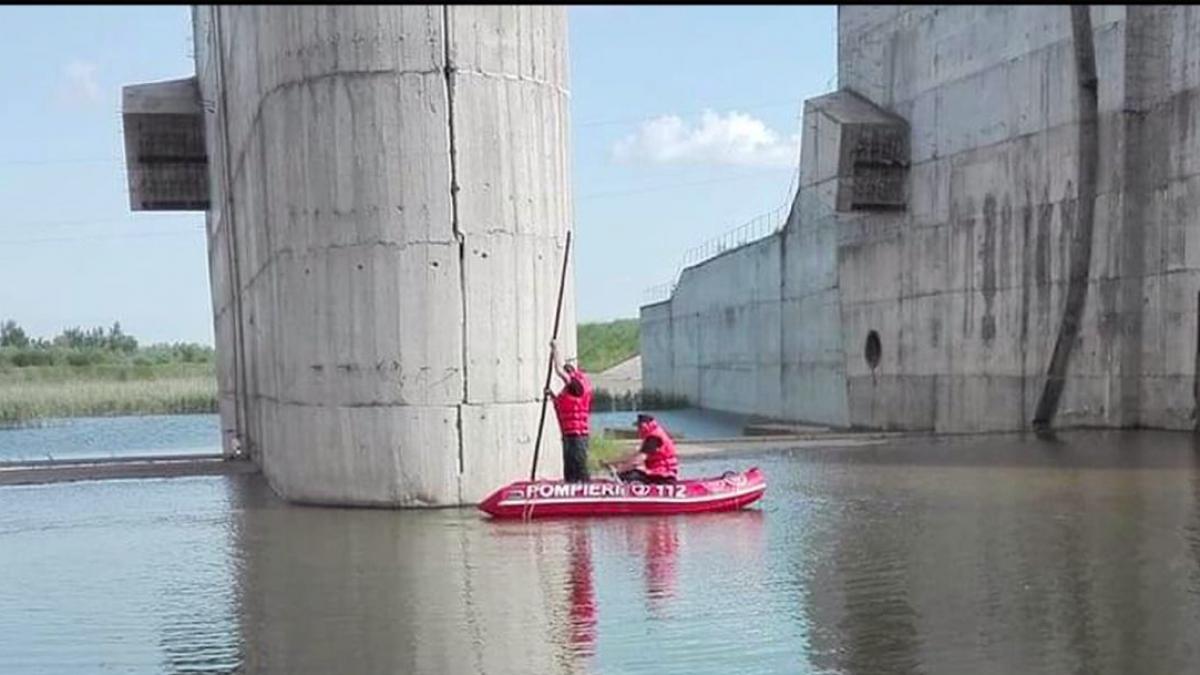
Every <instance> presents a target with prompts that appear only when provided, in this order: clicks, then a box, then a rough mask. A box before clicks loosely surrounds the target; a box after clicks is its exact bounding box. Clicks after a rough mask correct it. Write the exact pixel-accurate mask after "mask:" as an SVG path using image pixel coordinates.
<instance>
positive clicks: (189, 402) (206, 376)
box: [0, 321, 217, 425]
mask: <svg viewBox="0 0 1200 675" xmlns="http://www.w3.org/2000/svg"><path fill="white" fill-rule="evenodd" d="M214 357H215V353H214V351H213V348H212V347H207V346H204V345H196V344H186V343H179V344H172V345H167V344H160V345H150V346H139V345H138V341H137V339H136V338H134V337H133V336H131V335H128V334H126V333H124V332H122V330H121V325H120V324H119V323H117V324H113V326H112V328H109V329H105V328H94V329H91V330H83V329H81V328H68V329H66V330H64V331H63V332H62V333H61V334H59V335H58V336H56V337H54V338H53V339H38V338H29V337H27V336H26V335H25V332H24V331H23V330H22V329H21V327H20V326H18V325H17V324H16V323H15V322H13V321H3V322H0V425H3V424H10V425H11V424H21V423H26V422H30V421H32V420H36V419H40V418H45V417H81V416H100V415H153V414H177V413H211V412H216V410H217V379H216V374H215V372H216V371H215V367H214V363H215V358H214Z"/></svg>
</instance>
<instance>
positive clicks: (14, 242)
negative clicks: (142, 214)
mask: <svg viewBox="0 0 1200 675" xmlns="http://www.w3.org/2000/svg"><path fill="white" fill-rule="evenodd" d="M204 231H205V230H204V228H203V227H193V228H187V229H184V230H168V231H164V232H133V233H130V234H107V235H105V234H101V235H93V236H90V237H46V238H43V239H9V240H6V241H0V246H20V245H22V244H49V243H63V242H72V241H95V240H100V239H146V238H150V237H178V236H180V235H185V234H186V235H194V234H195V233H197V232H204Z"/></svg>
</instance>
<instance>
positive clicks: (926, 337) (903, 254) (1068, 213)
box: [644, 6, 1200, 431]
mask: <svg viewBox="0 0 1200 675" xmlns="http://www.w3.org/2000/svg"><path fill="white" fill-rule="evenodd" d="M1090 14H1091V22H1092V29H1093V40H1094V44H1095V51H1096V71H1097V77H1098V100H1099V119H1098V125H1097V126H1098V130H1097V132H1096V133H1097V139H1098V146H1099V149H1100V150H1099V161H1098V167H1097V174H1098V181H1097V185H1096V189H1095V195H1094V200H1095V201H1094V204H1095V219H1094V229H1093V241H1092V246H1091V251H1090V271H1089V275H1088V277H1087V279H1086V287H1087V293H1086V299H1085V303H1084V307H1083V312H1082V314H1081V324H1082V326H1081V330H1080V333H1079V337H1078V339H1077V341H1076V343H1075V344H1074V349H1073V351H1072V353H1071V358H1070V360H1069V362H1068V367H1067V369H1066V371H1065V377H1066V380H1065V381H1066V384H1065V389H1064V393H1063V397H1062V401H1061V405H1060V406H1059V409H1058V414H1057V417H1056V418H1055V424H1057V425H1059V426H1072V425H1098V426H1139V425H1145V426H1155V427H1167V428H1189V427H1191V426H1192V425H1193V424H1194V415H1193V413H1194V410H1195V408H1196V399H1195V394H1194V393H1193V385H1194V382H1195V375H1196V365H1197V362H1196V359H1197V356H1196V355H1197V349H1198V345H1197V339H1198V336H1197V302H1198V301H1197V299H1196V298H1197V294H1198V291H1200V275H1198V274H1197V273H1198V272H1200V270H1198V269H1197V263H1198V262H1200V254H1194V251H1195V250H1196V248H1197V246H1200V242H1197V241H1196V238H1197V237H1198V236H1200V228H1197V227H1196V225H1195V224H1194V222H1192V221H1193V220H1194V219H1193V217H1192V216H1193V214H1194V213H1196V211H1197V210H1198V209H1200V192H1198V191H1197V189H1196V180H1195V179H1196V171H1197V168H1198V166H1200V162H1198V161H1197V160H1196V157H1197V151H1198V150H1200V144H1198V141H1197V138H1196V135H1195V131H1194V130H1195V129H1196V128H1197V122H1198V121H1200V120H1197V118H1196V116H1197V114H1198V113H1200V108H1197V107H1196V106H1194V105H1192V103H1193V99H1194V98H1195V96H1196V95H1197V92H1200V76H1197V75H1196V71H1197V69H1196V68H1194V67H1189V64H1191V63H1193V62H1194V61H1195V59H1196V58H1197V54H1198V53H1200V52H1198V49H1200V44H1198V40H1197V38H1195V37H1194V34H1195V33H1194V30H1195V28H1196V27H1197V22H1198V21H1200V18H1198V17H1200V15H1197V14H1196V12H1195V11H1194V10H1192V9H1191V8H1190V7H1134V6H1130V7H1123V6H1105V7H1092V8H1091V10H1090ZM1074 48H1075V47H1074V41H1073V38H1072V29H1071V15H1070V9H1069V8H1068V7H1063V6H909V7H879V6H843V7H841V8H840V10H839V35H838V54H839V59H838V60H839V73H838V74H839V85H840V89H841V91H843V92H854V93H856V94H858V95H861V96H862V97H864V98H866V99H867V100H869V101H870V102H872V103H873V104H875V105H877V106H879V107H880V108H882V109H884V110H886V111H889V112H890V113H894V114H895V115H897V116H899V117H900V118H902V119H904V120H906V121H907V123H908V126H909V136H908V139H909V140H908V145H909V166H908V175H907V199H906V208H905V209H904V210H902V211H895V212H887V211H871V210H866V211H863V210H846V208H845V204H844V203H842V202H841V201H839V199H838V196H837V195H838V194H839V190H840V189H841V188H840V181H843V180H844V176H837V175H835V174H836V173H837V172H836V171H835V170H834V169H833V168H832V167H833V166H835V164H836V157H837V156H838V154H839V153H838V152H837V151H830V150H829V148H830V146H831V144H833V143H835V142H836V134H835V133H834V132H833V130H832V127H831V123H830V122H829V121H828V120H826V119H824V118H822V117H819V116H813V115H811V114H810V113H811V112H812V111H811V110H808V109H806V117H805V129H804V145H803V150H802V166H801V188H800V192H799V194H798V197H797V200H798V202H804V203H805V204H806V206H805V207H804V208H802V209H799V210H800V211H802V212H803V213H804V214H808V215H806V216H802V217H799V218H794V219H793V221H794V222H791V223H789V226H788V230H787V239H786V241H787V242H788V243H787V246H786V251H785V255H784V256H783V258H782V259H783V260H785V261H792V260H796V261H797V262H798V264H797V265H796V267H794V268H788V272H787V273H785V274H784V279H785V281H784V284H785V288H786V287H787V284H788V280H790V279H791V278H793V276H794V275H800V276H805V275H807V277H806V278H807V279H808V281H806V282H805V283H804V284H802V287H804V288H807V289H809V290H815V292H817V295H816V296H814V297H819V298H821V300H819V301H818V300H815V299H814V300H811V301H810V302H815V303H818V305H819V306H821V307H828V308H830V309H829V311H827V312H823V313H821V314H820V316H821V317H822V318H821V319H820V320H818V321H817V322H816V323H817V324H818V325H821V326H826V327H824V328H822V329H820V330H816V329H809V328H808V327H807V326H806V327H802V328H800V330H795V331H790V330H786V329H785V331H784V334H785V336H788V335H795V336H797V337H798V338H803V339H805V340H811V339H817V338H822V339H823V338H831V339H835V340H837V341H838V342H839V345H840V347H839V349H838V350H837V352H838V353H837V355H832V352H833V350H830V349H829V348H828V344H827V342H825V341H824V340H822V341H821V342H820V343H818V344H813V343H811V342H800V343H798V344H797V345H796V346H794V347H791V346H786V345H785V346H784V352H785V354H794V353H796V352H799V353H800V356H799V358H800V360H801V363H805V362H807V363H812V362H813V361H814V360H816V361H818V362H819V363H820V364H821V372H822V373H824V377H823V379H819V380H818V379H810V385H809V386H810V387H811V388H810V390H809V393H808V397H810V398H816V399H820V400H823V401H828V402H830V403H829V407H830V412H828V413H827V414H826V419H829V420H833V419H836V418H837V415H836V414H834V413H833V412H832V411H833V410H835V409H841V408H844V413H843V415H844V419H845V421H846V422H847V423H848V424H850V425H856V426H866V427H877V428H908V429H937V430H942V431H984V430H1005V429H1021V428H1027V427H1028V426H1029V424H1030V422H1031V420H1032V418H1033V416H1034V409H1035V407H1036V405H1037V401H1038V399H1039V397H1040V395H1041V393H1042V391H1043V387H1044V385H1045V382H1046V373H1047V367H1048V364H1049V360H1050V356H1051V354H1052V352H1053V350H1054V346H1055V341H1056V339H1057V336H1058V334H1059V330H1060V326H1061V324H1062V320H1063V312H1064V300H1065V297H1066V289H1067V286H1068V278H1069V274H1068V270H1069V268H1070V263H1071V260H1070V250H1071V241H1072V237H1075V236H1077V235H1078V233H1079V232H1080V229H1079V227H1078V222H1077V220H1078V217H1077V214H1078V213H1079V211H1080V209H1079V203H1078V200H1079V194H1078V185H1079V177H1080V173H1079V171H1080V163H1079V143H1080V125H1079V123H1078V121H1079V107H1078V106H1079V99H1078V91H1079V85H1078V81H1077V77H1076V57H1075V53H1074ZM817 102H818V103H819V102H820V99H818V100H817ZM813 103H814V102H810V104H813ZM810 107H812V106H811V105H810ZM818 107H819V106H818ZM835 126H836V125H835ZM823 223H824V225H822V224H823ZM831 239H832V242H831ZM831 251H832V252H833V253H832V254H831ZM831 256H832V257H831ZM801 260H803V261H804V262H803V263H799V261H801ZM831 260H832V261H833V267H832V269H831V268H830V266H829V262H830V261H831ZM784 264H785V265H786V264H787V263H786V262H785V263H784ZM728 267H729V266H728V264H727V263H722V262H721V261H720V260H719V259H718V260H713V261H709V262H706V263H703V264H701V265H700V266H698V267H697V268H695V269H693V270H692V271H691V273H690V275H689V276H685V278H684V279H682V280H681V283H680V286H679V288H678V289H677V290H676V292H675V296H674V298H673V299H672V300H671V301H670V303H669V305H670V307H671V308H672V311H671V315H672V317H675V316H676V315H677V314H679V313H680V312H681V311H683V312H686V311H690V310H685V307H686V308H690V307H692V305H694V304H695V301H694V300H692V299H691V298H694V297H695V296H696V295H697V294H699V295H705V296H707V295H708V293H707V292H704V291H699V285H698V284H699V280H701V279H703V283H704V286H705V287H706V288H725V287H728V286H730V285H733V284H734V280H742V279H744V278H745V275H746V270H738V271H736V272H734V271H730V270H729V269H728ZM761 276H763V277H764V278H765V277H769V274H765V273H764V274H762V275H761ZM739 290H740V293H742V294H743V295H744V296H746V297H753V296H754V293H755V292H756V291H755V289H746V288H742V289H739ZM785 293H786V291H785ZM741 302H744V300H736V301H735V300H731V299H721V298H720V297H719V296H713V298H712V299H711V300H709V304H708V305H707V309H706V312H707V314H705V315H704V316H707V317H708V319H707V320H705V321H700V322H699V323H696V324H695V326H694V327H692V326H686V325H685V324H682V323H680V322H672V323H671V329H672V331H673V334H672V340H673V343H674V344H675V345H677V346H678V348H680V349H684V350H686V349H690V348H691V347H690V345H691V344H692V343H693V342H694V341H695V340H696V339H697V336H699V335H701V334H703V333H704V332H705V331H711V330H714V329H715V328H716V326H715V323H714V322H715V321H716V318H717V317H720V316H721V315H722V312H724V311H726V309H727V308H736V307H737V306H739V305H738V303H741ZM714 303H715V304H714ZM680 305H683V306H684V307H680ZM835 306H836V312H835V311H834V309H833V308H834V307H835ZM763 311H768V310H763ZM658 313H659V314H661V310H659V311H658ZM693 314H694V311H693ZM697 316H699V315H697ZM834 316H836V317H837V319H836V326H827V323H828V322H830V321H832V317H834ZM793 321H794V319H792V318H789V313H788V310H787V309H786V304H785V309H784V319H783V324H784V326H790V325H793V323H792V322H793ZM650 329H651V331H654V330H655V328H654V326H651V327H650ZM743 329H744V330H750V327H749V325H748V324H745V325H743ZM870 331H876V332H877V334H878V335H879V338H880V344H881V347H882V356H881V359H880V361H879V363H878V364H877V366H876V367H874V368H872V367H871V366H870V365H869V364H868V363H867V362H866V360H865V358H864V345H865V342H866V339H867V335H868V334H869V332H870ZM816 354H826V355H829V356H828V357H821V358H819V359H818V358H817V357H816V356H815V355H816ZM672 357H673V359H674V364H675V367H676V368H678V366H679V363H680V360H681V358H683V359H684V360H688V359H691V360H693V361H695V363H694V364H692V365H691V366H690V367H691V368H692V369H693V370H704V369H706V368H710V367H711V368H718V369H720V368H724V367H725V364H724V363H721V362H718V361H714V360H711V359H710V357H708V356H707V355H704V356H701V355H699V354H696V353H688V354H686V355H685V356H682V357H681V354H680V353H679V351H676V352H675V353H674V354H673V355H672ZM760 358H773V355H763V356H762V357H760ZM744 360H749V357H745V358H744ZM644 363H645V368H646V369H647V372H648V373H649V372H655V371H656V369H661V368H662V367H661V366H660V365H659V364H658V363H656V362H655V359H654V358H651V356H650V355H649V354H647V355H646V359H645V361H644ZM768 377H770V376H768ZM843 378H844V379H843ZM676 381H677V390H676V392H675V393H685V394H687V393H690V391H691V390H690V389H689V386H690V382H688V381H687V380H686V378H683V381H680V377H679V375H678V374H676ZM798 382H799V380H798V379H797V378H796V377H794V376H793V375H792V374H790V373H788V372H785V373H784V376H783V390H784V391H785V392H786V391H788V390H789V387H796V386H798ZM739 386H740V387H741V389H742V391H751V390H755V389H756V387H766V386H774V384H773V383H756V384H755V385H749V384H745V383H741V384H740V385H739ZM697 400H698V402H700V403H701V404H702V405H703V404H705V403H711V404H714V405H717V404H719V406H723V405H725V403H724V401H721V400H720V397H714V396H712V395H708V396H707V397H706V396H700V397H699V398H698V399H697ZM785 400H787V397H785ZM810 405H811V404H810ZM719 406H717V407H719ZM730 409H733V408H730ZM740 411H743V412H755V413H759V414H766V415H770V414H774V413H775V412H777V411H776V410H775V409H774V408H772V407H770V406H766V405H743V406H741V408H740ZM778 412H782V413H783V415H782V416H783V417H786V418H792V419H813V418H811V417H810V416H808V415H804V414H801V408H800V407H799V406H797V405H796V404H794V403H792V402H790V401H789V402H788V403H787V404H786V405H785V406H784V407H783V409H782V411H778Z"/></svg>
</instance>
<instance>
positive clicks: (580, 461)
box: [545, 341, 592, 483]
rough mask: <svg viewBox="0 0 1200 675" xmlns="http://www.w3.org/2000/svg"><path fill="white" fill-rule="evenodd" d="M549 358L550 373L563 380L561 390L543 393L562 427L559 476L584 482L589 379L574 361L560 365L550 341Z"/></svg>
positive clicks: (590, 393)
mask: <svg viewBox="0 0 1200 675" xmlns="http://www.w3.org/2000/svg"><path fill="white" fill-rule="evenodd" d="M550 358H551V360H552V362H553V363H554V372H556V373H558V376H559V378H561V379H562V381H563V388H562V391H560V392H558V393H557V394H555V393H554V392H553V391H551V389H550V388H549V387H547V388H546V392H545V393H546V396H549V397H550V398H551V399H552V400H553V401H554V412H555V413H557V414H558V427H559V429H561V430H562V437H563V438H562V448H563V478H564V479H566V481H567V482H570V483H580V482H587V481H588V478H589V477H588V468H587V453H588V416H589V415H590V414H591V411H592V382H591V380H589V379H588V376H587V375H585V374H584V373H583V371H582V370H580V369H579V368H578V367H577V366H576V365H575V364H574V363H571V362H570V361H568V362H567V364H566V365H565V366H564V365H562V364H561V363H560V362H559V359H558V344H557V343H556V342H553V341H552V342H551V343H550Z"/></svg>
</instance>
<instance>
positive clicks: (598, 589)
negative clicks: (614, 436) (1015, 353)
mask: <svg viewBox="0 0 1200 675" xmlns="http://www.w3.org/2000/svg"><path fill="white" fill-rule="evenodd" d="M1197 457H1198V455H1197V453H1196V451H1195V450H1194V449H1193V448H1192V447H1191V444H1190V441H1188V440H1187V438H1186V437H1183V436H1179V435H1172V434H1147V433H1141V434H1077V435H1070V436H1067V437H1065V438H1064V441H1063V443H1061V444H1058V445H1046V444H1043V443H1042V442H1040V441H1036V440H1032V439H1025V438H1020V437H989V438H985V439H945V440H938V441H929V440H921V441H906V442H902V443H896V444H892V445H889V446H882V447H866V448H850V449H847V448H841V449H829V450H819V449H818V450H805V451H802V452H801V451H797V452H794V453H791V454H788V453H784V454H777V455H764V456H760V457H754V458H748V457H744V456H739V457H736V458H733V459H725V460H720V459H706V460H703V461H690V462H688V467H687V471H688V472H689V473H692V472H695V473H717V472H719V471H720V470H722V469H724V468H727V467H728V468H744V467H746V466H748V465H750V464H751V463H754V464H758V465H760V466H762V467H763V468H764V470H765V472H766V474H767V477H768V483H769V485H770V487H769V488H768V492H767V495H766V497H765V498H764V499H763V500H762V502H760V504H761V508H752V509H748V510H745V511H741V512H737V513H729V514H708V515H694V516H676V517H666V518H659V517H630V518H610V519H591V520H558V521H554V520H549V521H535V522H533V523H521V522H492V521H488V520H486V519H484V518H482V517H480V516H479V515H478V514H476V513H475V512H473V511H471V510H443V511H427V512H402V511H386V510H356V509H329V508H311V507H296V506H289V505H286V504H283V503H281V502H280V501H279V500H278V499H276V498H275V497H274V496H273V495H272V494H271V493H270V491H269V490H268V489H267V488H266V487H265V486H264V484H263V483H262V481H261V479H260V478H259V477H257V476H236V477H220V478H186V479H174V480H152V481H115V482H96V483H76V484H62V485H49V486H41V487H24V488H6V489H3V490H0V570H3V571H4V583H2V584H0V672H4V673H26V672H30V673H35V672H36V673H41V672H96V671H104V670H113V671H118V672H145V673H157V672H170V673H182V672H248V673H333V672H338V673H342V672H344V673H456V674H457V673H530V672H536V673H591V672H596V673H608V672H620V673H652V672H653V673H659V672H688V673H729V672H771V673H774V672H779V673H907V672H913V673H916V672H921V673H968V672H969V673H1062V672H1086V673H1131V672H1147V673H1183V672H1196V671H1197V669H1198V668H1200V631H1197V630H1196V629H1195V627H1196V626H1197V625H1198V622H1200V507H1198V504H1200V501H1198V499H1200V472H1198V471H1197V463H1198V460H1197Z"/></svg>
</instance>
